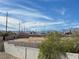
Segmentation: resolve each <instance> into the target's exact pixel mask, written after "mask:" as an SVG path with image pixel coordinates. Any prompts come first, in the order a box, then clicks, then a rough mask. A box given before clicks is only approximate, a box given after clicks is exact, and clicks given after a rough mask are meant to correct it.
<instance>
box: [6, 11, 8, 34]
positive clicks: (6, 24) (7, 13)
mask: <svg viewBox="0 0 79 59" xmlns="http://www.w3.org/2000/svg"><path fill="white" fill-rule="evenodd" d="M7 29H8V12H7V13H6V33H7Z"/></svg>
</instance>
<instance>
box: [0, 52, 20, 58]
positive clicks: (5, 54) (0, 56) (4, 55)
mask: <svg viewBox="0 0 79 59" xmlns="http://www.w3.org/2000/svg"><path fill="white" fill-rule="evenodd" d="M0 59H19V58H16V57H13V56H11V55H9V54H7V53H4V52H0Z"/></svg>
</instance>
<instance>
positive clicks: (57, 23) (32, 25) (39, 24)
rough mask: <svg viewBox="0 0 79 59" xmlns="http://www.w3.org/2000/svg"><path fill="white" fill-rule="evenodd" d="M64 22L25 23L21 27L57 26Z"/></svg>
mask: <svg viewBox="0 0 79 59" xmlns="http://www.w3.org/2000/svg"><path fill="white" fill-rule="evenodd" d="M63 23H64V22H25V23H23V25H22V26H24V25H25V26H26V28H31V27H40V26H49V25H59V24H63Z"/></svg>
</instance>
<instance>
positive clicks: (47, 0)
mask: <svg viewBox="0 0 79 59" xmlns="http://www.w3.org/2000/svg"><path fill="white" fill-rule="evenodd" d="M40 1H44V2H59V1H65V0H40Z"/></svg>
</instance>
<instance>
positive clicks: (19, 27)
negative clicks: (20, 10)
mask: <svg viewBox="0 0 79 59" xmlns="http://www.w3.org/2000/svg"><path fill="white" fill-rule="evenodd" d="M20 28H21V23H20V21H19V33H20Z"/></svg>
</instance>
